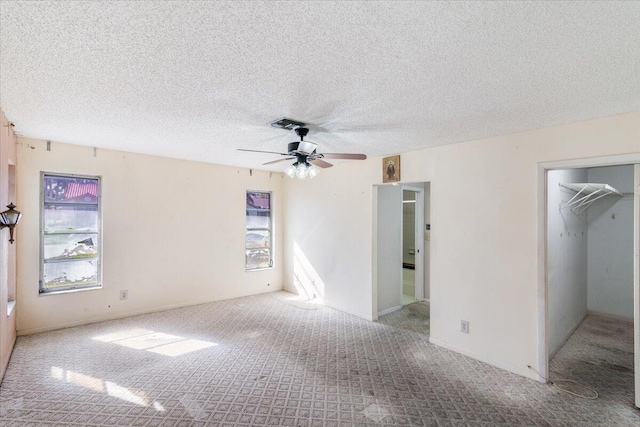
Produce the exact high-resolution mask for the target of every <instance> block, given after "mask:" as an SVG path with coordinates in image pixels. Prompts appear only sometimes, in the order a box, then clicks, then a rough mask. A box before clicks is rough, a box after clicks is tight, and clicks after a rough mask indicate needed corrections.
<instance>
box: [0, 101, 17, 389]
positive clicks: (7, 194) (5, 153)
mask: <svg viewBox="0 0 640 427" xmlns="http://www.w3.org/2000/svg"><path fill="white" fill-rule="evenodd" d="M15 166H16V135H15V134H14V132H13V128H12V127H11V126H10V124H9V121H8V120H7V118H6V117H5V115H4V112H3V111H2V109H0V211H4V210H5V209H6V208H5V206H6V205H8V204H9V203H10V202H14V203H15V196H16V193H15V191H16V186H15V172H13V173H10V170H11V169H13V170H14V171H15ZM18 209H20V208H19V207H18ZM14 238H15V234H14ZM18 244H19V242H18V241H16V242H14V243H13V244H9V230H8V229H6V228H5V229H3V230H2V231H0V380H1V379H2V377H4V372H5V370H6V369H7V364H8V363H9V357H11V351H12V350H13V345H14V344H15V342H16V310H15V307H14V309H13V310H12V311H11V313H9V312H8V306H9V303H8V301H9V299H11V300H15V294H16V293H15V286H16V246H17V245H18Z"/></svg>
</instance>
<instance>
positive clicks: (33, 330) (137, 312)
mask: <svg viewBox="0 0 640 427" xmlns="http://www.w3.org/2000/svg"><path fill="white" fill-rule="evenodd" d="M282 290H283V289H273V290H268V291H266V292H258V293H255V294H250V295H243V296H236V297H230V298H218V299H212V300H207V301H191V302H184V303H179V304H170V305H163V306H160V307H154V308H150V309H145V310H135V311H128V312H126V313H118V314H114V315H111V316H103V317H97V318H94V319H84V320H77V321H74V322H68V323H61V324H58V325H53V326H43V327H39V328H31V329H22V330H19V331H16V332H17V335H18V336H22V335H32V334H39V333H41V332H50V331H57V330H59V329H66V328H75V327H76V326H83V325H91V324H93V323H100V322H106V321H108V320H118V319H124V318H127V317H134V316H141V315H143V314H151V313H159V312H161V311H167V310H174V309H176V308H183V307H191V306H194V305H201V304H210V303H212V302H218V301H226V300H230V299H236V298H246V297H251V296H254V295H261V294H267V293H270V292H278V291H282Z"/></svg>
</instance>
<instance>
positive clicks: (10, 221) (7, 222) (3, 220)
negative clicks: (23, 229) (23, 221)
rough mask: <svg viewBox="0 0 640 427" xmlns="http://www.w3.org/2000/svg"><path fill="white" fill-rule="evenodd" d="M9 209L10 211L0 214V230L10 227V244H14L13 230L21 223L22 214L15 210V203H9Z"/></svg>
mask: <svg viewBox="0 0 640 427" xmlns="http://www.w3.org/2000/svg"><path fill="white" fill-rule="evenodd" d="M7 207H8V208H9V210H6V211H4V212H0V230H2V229H3V228H5V227H9V243H11V244H13V242H14V240H13V229H14V228H15V226H16V225H18V223H19V222H20V218H22V213H21V212H19V211H17V210H15V209H14V208H15V207H16V206H15V205H14V204H13V203H9V204H8V205H7Z"/></svg>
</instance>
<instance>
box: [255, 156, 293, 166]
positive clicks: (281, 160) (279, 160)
mask: <svg viewBox="0 0 640 427" xmlns="http://www.w3.org/2000/svg"><path fill="white" fill-rule="evenodd" d="M293 159H295V157H287V158H285V159H278V160H273V161H270V162H267V163H263V164H262V166H266V165H272V164H274V163H278V162H284V161H285V160H293Z"/></svg>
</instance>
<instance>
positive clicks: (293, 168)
mask: <svg viewBox="0 0 640 427" xmlns="http://www.w3.org/2000/svg"><path fill="white" fill-rule="evenodd" d="M297 164H298V162H296V163H294V164H292V165H289V166H288V167H287V168H286V169H285V170H284V174H285V175H287V176H288V177H289V178H293V177H294V175H295V173H296V165H297Z"/></svg>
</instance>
